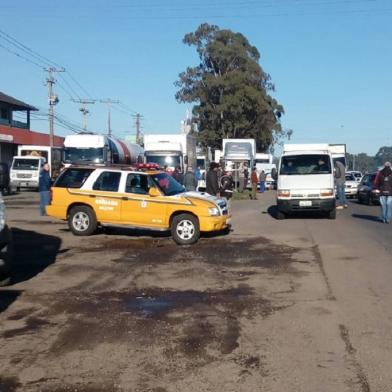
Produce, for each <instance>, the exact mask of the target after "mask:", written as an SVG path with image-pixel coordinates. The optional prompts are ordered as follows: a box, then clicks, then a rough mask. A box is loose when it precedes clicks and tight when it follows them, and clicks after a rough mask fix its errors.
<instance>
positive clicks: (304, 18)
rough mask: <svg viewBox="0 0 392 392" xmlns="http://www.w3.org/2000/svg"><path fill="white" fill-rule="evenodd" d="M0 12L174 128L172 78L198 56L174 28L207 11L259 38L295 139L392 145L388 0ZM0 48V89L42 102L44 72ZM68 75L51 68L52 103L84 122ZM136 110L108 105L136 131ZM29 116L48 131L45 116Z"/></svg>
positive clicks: (105, 92)
mask: <svg viewBox="0 0 392 392" xmlns="http://www.w3.org/2000/svg"><path fill="white" fill-rule="evenodd" d="M1 20H2V23H1V26H0V29H1V30H2V31H4V32H6V33H8V34H10V35H11V36H12V37H14V38H16V39H17V40H19V41H21V42H22V43H23V44H25V45H27V46H28V47H30V48H32V49H34V50H35V51H37V52H38V53H40V54H41V55H44V56H46V57H47V58H49V59H51V60H52V61H54V62H56V63H58V64H60V65H63V66H64V67H65V68H66V69H67V70H69V71H70V72H71V73H72V75H73V76H74V77H75V78H76V79H77V80H78V81H79V82H80V84H81V85H82V86H83V87H84V88H85V90H87V92H88V93H89V95H91V96H92V97H94V98H97V99H105V98H112V99H119V100H121V102H123V103H124V104H126V105H127V106H128V107H129V108H131V109H133V110H134V111H135V112H140V113H142V114H143V116H144V120H143V131H144V133H164V132H165V133H169V132H170V133H173V132H178V130H179V124H180V121H181V120H182V119H183V118H184V116H185V112H186V109H187V106H185V105H179V104H178V103H177V102H176V101H175V99H174V94H175V87H174V85H173V83H174V81H175V80H176V79H177V75H178V74H179V73H180V72H181V71H183V70H184V69H185V68H186V67H187V66H189V65H195V64H197V60H198V59H197V57H196V53H195V51H194V49H193V48H189V47H187V46H185V45H184V44H183V43H182V38H183V36H184V34H185V33H187V32H190V31H193V30H195V29H196V28H197V26H198V25H199V24H200V23H202V22H208V23H213V24H217V25H219V26H220V27H222V28H230V29H232V30H234V31H239V32H241V33H243V34H244V35H245V36H246V37H247V38H248V39H249V40H250V42H251V43H252V44H253V45H255V46H256V47H257V48H258V49H259V51H260V53H261V65H262V67H263V68H264V69H265V70H266V71H267V72H269V73H270V74H271V76H272V79H273V81H274V83H275V85H276V93H275V96H276V98H277V99H278V100H279V101H280V102H281V103H282V104H283V106H284V107H285V110H286V114H285V116H284V118H283V120H282V123H283V126H284V127H285V128H291V129H293V130H294V134H293V137H292V140H291V142H298V143H306V142H331V143H346V144H347V147H348V150H349V151H351V152H354V153H358V152H362V151H364V152H367V153H369V154H374V153H376V152H377V150H378V148H379V147H380V146H381V145H392V110H391V106H392V50H391V49H392V4H391V2H390V0H258V1H257V0H222V1H218V0H215V1H213V0H198V1H193V0H189V1H186V2H185V1H180V0H172V1H169V0H138V1H136V0H129V1H126V0H111V1H109V0H108V1H103V0H95V1H80V0H79V1H76V0H69V1H64V2H59V1H56V2H54V1H53V0H52V1H47V0H36V1H34V2H31V1H27V0H23V1H17V2H13V3H11V2H8V3H7V4H3V5H2V7H1ZM0 44H1V45H3V46H5V47H7V48H9V49H14V48H12V46H11V45H10V44H9V42H7V41H4V40H2V39H0ZM0 53H1V69H2V72H1V85H0V87H1V88H0V90H1V91H3V92H5V93H8V94H10V95H13V96H15V97H17V98H20V99H22V100H24V101H26V102H28V103H31V104H33V105H36V106H38V107H42V108H44V109H45V108H46V107H47V89H46V87H45V86H44V85H43V81H44V79H45V73H44V72H43V71H42V70H41V69H40V68H38V67H36V66H34V65H33V64H31V63H28V62H26V61H24V60H22V59H20V58H18V57H16V56H15V55H13V54H11V53H9V52H7V51H6V50H4V48H3V47H0ZM64 78H65V79H66V80H67V81H68V83H69V84H70V85H71V86H72V88H73V91H72V90H70V88H69V86H68V85H67V84H66V82H64V80H63V79H62V78H58V81H59V83H58V84H57V85H56V87H55V88H56V91H57V93H58V95H59V97H60V103H59V105H58V106H57V108H56V110H58V112H59V113H61V114H62V115H64V116H66V117H67V118H68V119H71V120H72V121H73V122H74V123H77V124H80V123H81V116H80V113H79V111H78V105H77V104H75V103H73V102H71V101H70V95H71V96H74V97H75V98H76V94H77V95H78V96H79V97H81V98H88V97H87V96H86V93H85V92H84V91H83V90H81V89H80V87H79V86H78V85H76V84H75V83H74V82H73V81H72V80H71V79H70V77H69V76H68V74H65V75H64ZM63 89H66V90H67V91H68V93H66V92H64V91H63ZM89 108H90V112H91V113H90V116H89V119H88V123H89V129H91V130H93V131H97V132H102V131H104V130H105V129H106V126H107V125H106V123H107V119H106V118H107V112H106V108H105V106H104V105H102V104H99V103H95V104H94V105H91V106H90V107H89ZM133 121H134V120H133V118H132V117H131V113H129V114H126V113H124V112H120V111H119V110H113V111H112V125H113V129H114V131H115V133H116V134H117V135H119V136H124V135H125V134H127V133H128V134H129V133H134V127H133ZM33 128H34V129H35V130H42V131H46V130H47V123H46V122H45V121H34V123H33ZM58 131H59V133H60V134H63V135H64V134H66V133H67V132H66V131H65V130H62V129H61V128H58Z"/></svg>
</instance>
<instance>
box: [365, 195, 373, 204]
mask: <svg viewBox="0 0 392 392" xmlns="http://www.w3.org/2000/svg"><path fill="white" fill-rule="evenodd" d="M366 204H367V205H368V206H371V205H372V204H373V203H372V197H371V196H370V195H368V196H367V197H366Z"/></svg>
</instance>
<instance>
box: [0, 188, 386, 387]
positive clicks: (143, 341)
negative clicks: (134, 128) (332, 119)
mask: <svg viewBox="0 0 392 392" xmlns="http://www.w3.org/2000/svg"><path fill="white" fill-rule="evenodd" d="M6 204H7V215H8V222H9V224H10V226H11V227H12V228H13V232H14V237H15V244H16V254H15V271H14V272H15V273H14V278H13V283H12V285H11V286H8V287H5V288H2V289H1V290H0V311H1V313H0V323H1V324H0V325H1V329H0V331H1V332H0V334H1V340H0V391H1V392H3V391H27V392H29V391H86V392H92V391H143V392H144V391H154V392H174V391H181V392H188V391H192V392H193V391H200V392H204V391H214V392H216V391H218V392H219V391H222V392H223V391H225V392H228V391H229V392H230V391H233V392H234V391H236V392H237V391H252V392H253V391H277V392H281V391H301V392H304V391H312V392H314V391H334V392H335V391H360V392H367V391H377V392H378V391H390V390H391V385H392V374H391V372H390V363H391V362H392V347H391V346H392V333H391V331H392V328H391V327H392V310H391V309H392V306H391V305H392V303H391V302H392V295H391V294H392V285H391V284H390V277H391V276H392V241H391V240H392V225H385V224H382V223H379V222H378V221H377V216H378V214H379V207H377V206H361V205H357V204H356V203H350V206H349V208H348V209H347V210H344V211H339V213H338V217H337V220H336V221H331V220H326V219H320V218H319V217H317V216H308V217H293V218H290V219H287V220H284V221H277V220H275V219H274V218H273V212H274V208H273V204H274V194H273V193H272V192H267V193H266V194H264V195H259V200H258V201H238V202H235V203H234V204H233V215H234V217H233V231H232V232H231V233H230V234H229V235H225V236H206V237H204V238H202V239H201V240H200V241H199V243H198V244H196V245H194V246H190V247H178V246H176V245H175V244H174V243H173V242H172V240H171V239H170V237H168V236H166V235H165V234H160V233H152V234H151V233H145V232H138V231H127V230H121V231H119V230H115V229H111V230H106V231H101V232H99V233H97V235H94V236H92V237H89V238H80V237H75V236H73V235H72V234H71V233H70V232H69V231H68V229H67V226H66V225H65V224H64V223H62V222H57V221H53V220H51V219H50V218H40V217H38V207H37V195H36V194H34V193H23V194H21V195H17V196H11V197H7V200H6Z"/></svg>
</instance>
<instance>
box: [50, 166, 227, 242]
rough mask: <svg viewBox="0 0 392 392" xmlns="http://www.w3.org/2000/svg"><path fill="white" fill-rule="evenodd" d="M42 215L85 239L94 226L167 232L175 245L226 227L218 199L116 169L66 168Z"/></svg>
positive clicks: (151, 173) (153, 175)
mask: <svg viewBox="0 0 392 392" xmlns="http://www.w3.org/2000/svg"><path fill="white" fill-rule="evenodd" d="M46 212H47V214H48V215H49V216H52V217H54V218H58V219H63V220H68V224H69V227H70V229H71V231H72V232H73V233H74V234H75V235H80V236H86V235H91V234H92V233H94V231H95V230H96V229H97V226H98V225H102V226H106V225H113V226H118V225H121V226H123V225H125V226H128V227H140V228H144V229H152V230H170V231H171V234H172V237H173V239H174V241H175V242H176V243H178V244H181V245H185V244H192V243H194V242H196V241H197V240H198V239H199V237H200V232H212V231H219V230H223V229H225V228H227V227H228V225H229V223H230V216H229V214H228V209H227V204H226V201H225V200H224V199H218V198H217V197H215V196H211V195H208V194H203V193H199V192H186V190H185V188H184V187H183V186H182V185H180V184H179V183H178V182H177V181H175V180H174V179H173V178H172V177H171V176H170V175H168V174H167V173H166V172H163V171H159V170H147V171H143V170H136V169H132V168H129V167H123V168H122V167H116V166H110V167H109V166H108V167H106V166H99V167H98V166H70V167H68V168H66V169H65V170H64V171H63V172H62V173H61V174H60V176H59V177H58V178H57V180H56V182H55V183H54V185H53V187H52V199H51V203H50V205H49V206H47V207H46Z"/></svg>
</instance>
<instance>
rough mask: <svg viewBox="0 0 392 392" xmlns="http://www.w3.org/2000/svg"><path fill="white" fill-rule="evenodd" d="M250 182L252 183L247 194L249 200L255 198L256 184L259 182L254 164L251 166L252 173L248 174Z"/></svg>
mask: <svg viewBox="0 0 392 392" xmlns="http://www.w3.org/2000/svg"><path fill="white" fill-rule="evenodd" d="M250 182H251V184H252V192H251V194H250V195H249V196H250V198H251V200H257V184H258V182H259V179H258V178H257V171H256V166H254V167H253V168H252V173H251V175H250Z"/></svg>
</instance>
